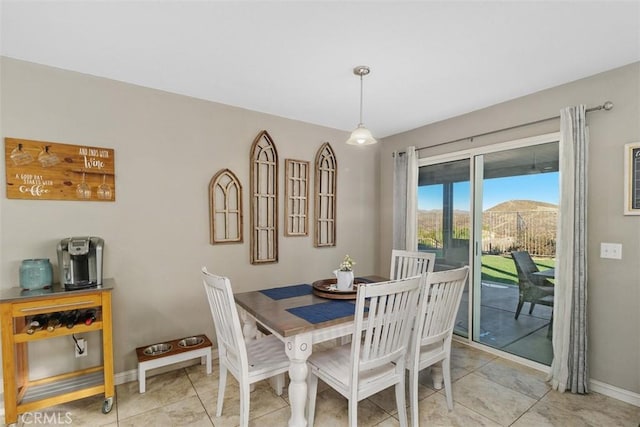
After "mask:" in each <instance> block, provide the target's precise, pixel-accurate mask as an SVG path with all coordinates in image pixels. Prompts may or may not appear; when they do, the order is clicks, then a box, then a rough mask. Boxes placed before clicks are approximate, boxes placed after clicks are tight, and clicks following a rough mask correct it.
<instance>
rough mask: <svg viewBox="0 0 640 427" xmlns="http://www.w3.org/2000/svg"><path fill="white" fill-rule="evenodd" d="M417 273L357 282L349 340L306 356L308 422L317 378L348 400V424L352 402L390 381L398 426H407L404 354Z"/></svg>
mask: <svg viewBox="0 0 640 427" xmlns="http://www.w3.org/2000/svg"><path fill="white" fill-rule="evenodd" d="M421 280H422V278H421V277H420V276H416V277H411V278H407V279H403V280H400V281H391V282H380V283H371V284H366V285H360V286H359V287H358V293H357V299H356V304H355V316H354V328H353V336H354V337H361V339H353V340H352V342H351V344H345V345H342V346H339V347H334V348H331V349H329V350H325V351H323V352H320V353H313V354H311V356H309V359H308V366H309V375H308V381H307V382H308V402H307V411H308V412H307V419H308V425H309V426H313V421H314V418H315V404H316V394H317V388H318V378H320V379H321V380H322V381H324V382H325V383H327V384H328V385H329V386H331V387H332V388H333V389H335V390H336V391H337V392H338V393H340V394H341V395H343V396H344V397H346V398H347V399H348V400H349V425H350V426H351V427H356V425H357V423H358V402H359V401H361V400H363V399H366V398H367V397H369V396H371V395H373V394H375V393H378V392H379V391H381V390H384V389H386V388H388V387H391V386H393V385H395V392H396V393H395V394H396V404H397V407H398V416H399V419H400V425H401V426H406V425H407V411H406V404H405V388H404V384H405V381H404V377H405V354H406V352H407V350H408V346H409V335H410V332H411V328H412V326H413V315H414V313H415V309H416V306H417V304H418V296H419V293H420V282H421Z"/></svg>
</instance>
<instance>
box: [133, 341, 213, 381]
mask: <svg viewBox="0 0 640 427" xmlns="http://www.w3.org/2000/svg"><path fill="white" fill-rule="evenodd" d="M194 337H195V338H203V341H202V343H200V344H198V345H193V346H189V347H181V346H180V345H179V344H178V343H180V342H181V341H182V340H185V339H186V338H179V339H176V340H172V341H168V342H166V343H158V344H169V346H170V350H169V351H166V352H164V353H159V354H155V355H152V354H145V352H144V351H145V349H147V348H149V347H151V346H144V347H138V348H136V355H137V356H138V384H139V387H140V393H144V392H145V391H146V385H145V381H146V373H147V371H148V370H149V369H155V368H160V367H163V366H167V365H171V364H173V363H178V362H184V361H186V360H191V359H195V358H196V357H199V358H200V359H201V362H200V363H201V364H202V365H206V368H207V375H209V374H211V341H210V340H209V338H207V336H206V335H196V336H194ZM190 338H191V337H190ZM158 344H154V345H158Z"/></svg>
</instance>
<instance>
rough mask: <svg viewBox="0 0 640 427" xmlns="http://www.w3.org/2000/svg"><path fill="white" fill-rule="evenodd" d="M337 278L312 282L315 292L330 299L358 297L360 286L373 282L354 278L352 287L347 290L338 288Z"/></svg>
mask: <svg viewBox="0 0 640 427" xmlns="http://www.w3.org/2000/svg"><path fill="white" fill-rule="evenodd" d="M336 282H337V280H336V279H335V278H333V279H323V280H316V281H315V282H313V283H312V285H311V286H312V287H313V294H314V295H316V296H319V297H322V298H329V299H356V296H357V294H358V286H359V285H361V284H363V283H371V281H367V280H363V279H359V278H357V277H356V278H355V279H354V280H353V286H352V287H351V289H347V290H344V291H342V290H338V288H337V287H336Z"/></svg>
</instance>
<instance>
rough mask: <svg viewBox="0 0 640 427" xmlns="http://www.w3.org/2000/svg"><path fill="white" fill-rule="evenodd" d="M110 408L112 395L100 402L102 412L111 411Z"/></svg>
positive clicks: (111, 406)
mask: <svg viewBox="0 0 640 427" xmlns="http://www.w3.org/2000/svg"><path fill="white" fill-rule="evenodd" d="M112 408H113V397H107V398H106V399H104V402H103V403H102V413H103V414H108V413H109V412H111V409H112Z"/></svg>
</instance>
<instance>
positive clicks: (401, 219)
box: [393, 151, 407, 249]
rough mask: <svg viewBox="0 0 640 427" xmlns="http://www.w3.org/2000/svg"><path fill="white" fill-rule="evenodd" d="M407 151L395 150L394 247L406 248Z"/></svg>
mask: <svg viewBox="0 0 640 427" xmlns="http://www.w3.org/2000/svg"><path fill="white" fill-rule="evenodd" d="M406 212H407V153H405V152H404V151H394V152H393V249H406V248H405V242H406V235H407V234H406V233H407V231H406V230H407V228H406V226H405V218H406Z"/></svg>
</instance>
